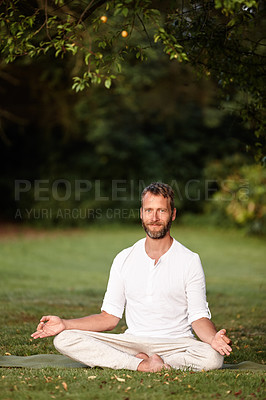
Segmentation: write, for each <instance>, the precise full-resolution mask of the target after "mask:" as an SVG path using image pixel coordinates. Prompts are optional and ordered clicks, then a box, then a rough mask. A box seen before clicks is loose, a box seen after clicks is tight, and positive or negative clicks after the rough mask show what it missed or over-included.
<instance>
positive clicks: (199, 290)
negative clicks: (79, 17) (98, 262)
mask: <svg viewBox="0 0 266 400" xmlns="http://www.w3.org/2000/svg"><path fill="white" fill-rule="evenodd" d="M141 200H142V204H141V209H140V216H141V220H142V226H143V228H144V230H145V232H146V238H144V239H141V240H139V241H138V242H137V243H135V244H134V245H133V246H132V247H130V248H127V249H125V250H123V251H121V252H120V253H119V254H118V255H117V256H116V257H115V259H114V261H113V264H112V267H111V271H110V277H109V282H108V286H107V291H106V293H105V296H104V300H103V304H102V308H101V313H99V314H96V315H90V316H86V317H84V318H78V319H68V320H67V319H61V318H59V317H57V316H50V315H49V316H44V317H42V318H41V320H40V323H39V325H38V327H37V331H36V332H35V333H33V334H32V337H33V338H35V339H36V338H44V337H47V336H54V335H56V337H55V339H54V345H55V347H56V349H57V350H58V351H59V352H60V353H62V354H64V355H66V356H68V357H70V358H71V359H73V360H76V361H79V362H81V363H84V364H86V365H88V366H90V367H94V366H100V367H109V368H113V369H129V370H138V371H143V372H157V371H160V370H161V369H163V368H175V369H183V370H184V369H192V370H195V371H201V370H211V369H217V368H221V367H222V364H223V358H224V356H225V355H229V354H230V352H231V351H232V348H231V347H230V342H231V341H230V339H229V338H228V337H227V336H226V330H225V329H221V330H220V331H219V332H217V330H216V328H215V326H214V325H213V323H212V322H211V320H210V317H211V316H210V311H209V308H208V303H207V301H206V289H205V277H204V272H203V269H202V265H201V262H200V258H199V256H198V255H197V254H196V253H193V252H192V251H190V250H188V249H187V248H186V247H185V246H183V245H182V244H180V243H179V242H178V241H177V240H175V239H174V238H172V237H171V235H170V227H171V224H172V221H174V220H175V218H176V208H175V207H174V193H173V190H172V188H171V187H170V186H168V185H166V184H164V183H159V182H155V183H152V184H151V185H149V186H148V187H146V188H145V189H144V191H143V192H142V198H141ZM124 308H125V315H126V323H127V326H128V329H127V330H126V332H125V333H122V334H112V333H105V331H111V330H113V329H114V328H115V327H116V325H117V324H118V322H119V320H120V319H121V318H122V316H123V312H124ZM192 330H193V331H194V332H195V333H196V335H197V336H198V338H199V339H200V340H198V339H196V338H195V337H194V335H193V333H192Z"/></svg>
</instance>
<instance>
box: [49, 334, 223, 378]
mask: <svg viewBox="0 0 266 400" xmlns="http://www.w3.org/2000/svg"><path fill="white" fill-rule="evenodd" d="M54 345H55V347H56V349H57V350H58V351H59V352H60V353H62V354H64V355H66V356H68V357H70V358H72V359H74V360H76V361H79V362H81V363H84V364H86V365H88V366H90V367H94V366H100V367H108V368H112V369H130V370H138V371H143V372H157V371H159V370H161V369H163V368H169V367H172V368H176V369H188V368H189V369H193V370H195V371H201V370H202V369H204V370H210V369H216V368H221V366H222V364H223V357H222V356H221V355H220V354H219V353H218V352H216V351H215V350H213V349H212V347H211V346H210V345H208V344H207V343H203V342H200V341H199V340H196V339H194V338H191V337H186V338H180V339H157V338H144V337H136V336H132V335H128V334H111V333H102V332H87V331H80V330H65V331H63V332H61V333H60V334H59V335H57V336H56V337H55V339H54Z"/></svg>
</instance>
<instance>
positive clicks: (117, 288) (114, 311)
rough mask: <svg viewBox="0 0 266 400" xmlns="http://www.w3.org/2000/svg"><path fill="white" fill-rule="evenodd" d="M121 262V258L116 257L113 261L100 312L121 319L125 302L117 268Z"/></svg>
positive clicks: (122, 285) (121, 281)
mask: <svg viewBox="0 0 266 400" xmlns="http://www.w3.org/2000/svg"><path fill="white" fill-rule="evenodd" d="M121 262H122V260H121V257H119V255H118V256H117V257H116V258H115V259H114V262H113V264H112V267H111V270H110V275H109V281H108V285H107V290H106V293H105V296H104V299H103V304H102V308H101V311H105V312H107V313H108V314H111V315H114V316H115V317H118V318H122V316H123V312H124V307H125V302H126V299H125V290H124V283H123V280H122V277H121V274H120V268H119V267H120V266H121Z"/></svg>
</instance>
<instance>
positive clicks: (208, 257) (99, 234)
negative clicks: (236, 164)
mask: <svg viewBox="0 0 266 400" xmlns="http://www.w3.org/2000/svg"><path fill="white" fill-rule="evenodd" d="M172 234H173V236H174V237H175V238H176V239H177V240H179V241H180V242H181V243H183V244H185V245H186V246H187V247H189V248H190V249H192V250H193V251H196V252H198V253H199V254H200V256H201V259H202V263H203V266H204V270H205V275H206V281H207V295H208V301H209V306H210V308H211V311H212V316H213V322H214V323H215V324H216V326H217V328H219V329H220V328H221V327H226V328H227V330H228V334H229V336H230V337H231V338H232V340H233V343H234V346H233V353H232V354H231V355H230V357H228V358H226V362H227V363H231V364H234V363H240V362H242V361H245V360H249V361H253V362H256V363H260V364H264V360H265V351H264V349H265V346H264V337H263V334H264V327H265V316H264V315H265V308H266V307H265V274H264V270H265V241H264V240H263V239H262V238H254V237H248V236H244V234H243V233H241V232H238V231H234V230H226V231H225V230H219V229H216V230H215V229H214V228H206V227H202V228H201V227H193V228H191V227H184V226H176V227H174V228H173V230H172ZM141 237H143V232H142V230H141V229H140V228H137V227H131V228H130V227H120V228H117V227H116V228H115V227H109V228H104V227H102V228H95V227H94V228H90V229H88V230H83V231H82V230H77V231H74V230H73V231H66V232H64V231H52V232H40V231H38V234H37V235H36V236H35V235H34V234H32V232H31V233H30V234H29V233H27V232H24V231H23V230H22V231H21V232H20V233H19V234H16V235H10V236H7V237H5V236H3V237H1V238H0V277H1V279H0V311H1V314H0V321H1V338H0V349H1V351H0V355H5V354H6V353H9V354H12V355H20V356H22V355H33V354H39V353H56V351H55V349H54V348H53V344H52V338H48V339H43V340H37V341H34V340H32V339H31V337H30V334H31V333H32V332H33V331H34V330H35V327H36V325H37V322H38V320H39V319H40V317H41V316H42V315H45V314H55V315H60V316H62V317H65V318H72V317H80V316H84V315H87V314H91V313H97V312H99V309H100V306H101V301H102V297H103V294H104V291H105V287H106V283H107V279H108V273H109V268H110V266H111V262H112V259H113V258H114V256H115V255H116V254H117V252H119V251H120V250H122V249H123V248H125V247H128V246H130V245H131V244H132V243H134V242H135V241H136V240H138V239H139V238H141ZM124 329H125V322H124V320H121V322H120V323H119V325H118V327H117V328H116V330H115V331H116V332H122V331H124ZM264 375H265V372H263V371H249V370H237V369H236V370H219V371H210V372H199V373H192V372H181V371H170V372H169V373H165V372H161V373H156V374H145V373H139V372H134V371H125V370H124V371H123V370H121V371H112V370H109V369H101V368H94V369H82V368H80V369H78V368H77V369H58V368H44V369H39V370H37V369H22V368H10V369H9V368H1V376H0V399H5V400H8V399H34V398H38V399H50V398H51V399H54V398H62V397H65V398H69V399H77V400H78V399H83V398H84V399H85V398H86V399H108V400H109V399H121V400H122V399H123V400H129V399H130V400H144V399H147V400H148V399H149V400H152V399H156V400H161V399H162V398H165V399H168V398H169V399H170V398H171V399H219V398H221V399H223V398H225V399H236V398H238V399H254V398H257V399H263V398H265V392H264V387H263V385H264V379H263V378H264Z"/></svg>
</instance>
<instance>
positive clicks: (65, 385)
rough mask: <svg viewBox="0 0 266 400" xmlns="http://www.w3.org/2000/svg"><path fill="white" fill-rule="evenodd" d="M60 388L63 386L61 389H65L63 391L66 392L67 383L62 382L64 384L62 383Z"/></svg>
mask: <svg viewBox="0 0 266 400" xmlns="http://www.w3.org/2000/svg"><path fill="white" fill-rule="evenodd" d="M62 386H63V388H64V389H65V391H66V392H67V383H66V382H65V381H64V382H62Z"/></svg>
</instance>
